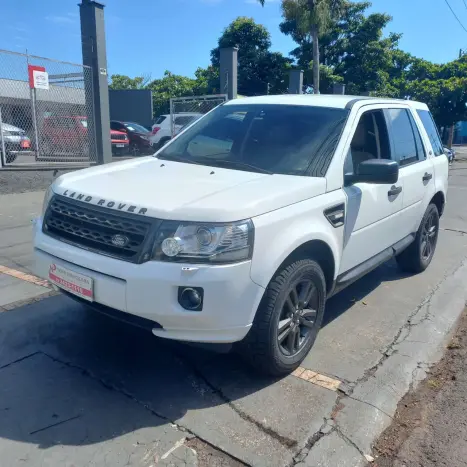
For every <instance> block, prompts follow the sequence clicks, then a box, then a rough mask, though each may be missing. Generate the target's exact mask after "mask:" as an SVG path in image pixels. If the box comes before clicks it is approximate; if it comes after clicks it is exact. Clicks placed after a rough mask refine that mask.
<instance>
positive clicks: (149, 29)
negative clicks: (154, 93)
mask: <svg viewBox="0 0 467 467" xmlns="http://www.w3.org/2000/svg"><path fill="white" fill-rule="evenodd" d="M446 1H448V2H449V3H450V5H451V7H452V8H453V10H454V12H455V13H456V14H457V16H458V18H459V20H460V21H461V22H462V23H463V25H464V26H465V28H466V29H467V1H466V0H373V2H372V3H373V5H372V7H371V9H370V10H369V11H372V12H373V11H374V12H385V13H389V14H390V15H391V16H392V17H393V21H392V22H391V23H390V25H389V26H388V28H387V31H386V32H397V33H403V38H402V40H401V42H400V47H401V48H402V49H403V50H405V51H407V52H410V53H412V54H413V55H416V56H418V57H422V58H425V59H427V60H430V61H433V62H437V63H444V62H447V61H450V60H453V59H455V58H457V56H458V54H459V49H461V48H463V49H467V31H464V30H463V29H462V27H461V26H460V25H459V23H458V22H457V21H456V19H455V17H454V16H453V14H452V13H451V11H450V10H449V8H448V5H447V4H446ZM1 3H2V13H1V15H0V30H1V31H2V34H1V40H0V48H1V49H6V50H13V51H17V52H24V51H25V50H26V49H27V50H28V52H29V53H30V54H33V55H39V56H43V57H49V58H54V59H57V60H64V61H68V62H74V63H80V62H81V61H82V58H81V44H80V37H81V33H80V25H79V8H78V6H77V3H78V0H42V1H37V0H2V1H1ZM103 3H104V4H105V5H106V7H105V10H104V11H105V21H106V36H107V61H108V73H109V75H111V74H124V75H128V76H132V77H133V76H141V75H145V76H150V77H151V78H152V79H155V78H159V77H161V76H162V75H163V73H164V71H165V70H169V71H171V72H172V73H176V74H182V75H186V76H193V74H194V72H195V70H196V68H197V67H199V66H202V67H206V66H207V65H209V59H210V51H211V49H212V48H214V47H215V46H216V44H217V39H218V38H219V36H220V35H221V33H222V30H223V29H224V28H225V27H226V26H227V25H228V24H229V23H230V22H231V21H233V20H234V19H235V18H236V17H237V16H249V17H253V18H254V19H255V21H256V22H258V23H260V24H263V25H264V26H266V27H267V28H268V30H269V32H270V33H271V39H272V49H273V50H274V51H280V52H282V53H284V54H285V55H288V53H289V52H290V51H291V50H292V49H293V48H294V47H295V45H294V43H293V41H292V40H291V39H290V38H289V37H287V36H285V35H283V34H282V33H281V32H280V31H279V23H280V22H281V11H280V1H279V0H266V6H265V7H264V8H262V7H261V6H260V5H259V4H258V2H257V0H105V1H104V2H103ZM0 67H1V57H0Z"/></svg>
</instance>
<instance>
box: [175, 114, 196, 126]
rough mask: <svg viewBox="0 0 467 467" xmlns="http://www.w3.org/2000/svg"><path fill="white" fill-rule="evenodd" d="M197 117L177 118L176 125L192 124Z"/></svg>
mask: <svg viewBox="0 0 467 467" xmlns="http://www.w3.org/2000/svg"><path fill="white" fill-rule="evenodd" d="M195 118H196V117H194V116H185V117H175V125H187V124H188V123H191V122H192V121H193V120H194V119H195Z"/></svg>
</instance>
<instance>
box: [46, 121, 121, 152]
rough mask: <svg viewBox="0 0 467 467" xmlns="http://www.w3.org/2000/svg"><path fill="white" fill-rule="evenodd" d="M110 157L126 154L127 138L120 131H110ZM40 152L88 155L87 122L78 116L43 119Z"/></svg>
mask: <svg viewBox="0 0 467 467" xmlns="http://www.w3.org/2000/svg"><path fill="white" fill-rule="evenodd" d="M110 139H111V143H112V155H115V156H117V155H124V154H128V151H129V150H128V148H129V140H128V136H127V135H126V134H125V133H123V132H121V131H114V130H110ZM42 152H45V153H47V154H60V155H65V156H66V155H71V156H78V157H79V156H87V155H88V154H89V141H88V120H87V118H86V117H79V116H59V115H54V116H51V117H46V118H45V119H44V125H43V128H42Z"/></svg>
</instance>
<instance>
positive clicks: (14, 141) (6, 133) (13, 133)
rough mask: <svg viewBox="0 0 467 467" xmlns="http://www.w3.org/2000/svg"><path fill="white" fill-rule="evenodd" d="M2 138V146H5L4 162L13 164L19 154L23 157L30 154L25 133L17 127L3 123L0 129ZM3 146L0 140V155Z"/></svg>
mask: <svg viewBox="0 0 467 467" xmlns="http://www.w3.org/2000/svg"><path fill="white" fill-rule="evenodd" d="M0 129H1V132H2V136H3V145H4V146H5V162H6V163H7V164H8V163H11V162H14V160H15V159H16V157H17V155H18V154H19V153H22V154H23V153H24V154H25V155H26V154H28V153H30V154H32V148H31V140H30V139H29V138H28V137H27V136H26V132H25V131H24V130H23V129H21V128H18V127H17V126H13V125H9V124H8V123H3V124H2V125H1V127H0ZM3 145H2V144H1V139H0V154H1V152H2V151H3V149H2V148H3Z"/></svg>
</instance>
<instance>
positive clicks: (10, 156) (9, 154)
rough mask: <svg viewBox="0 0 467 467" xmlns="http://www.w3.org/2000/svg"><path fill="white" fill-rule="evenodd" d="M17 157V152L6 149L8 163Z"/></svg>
mask: <svg viewBox="0 0 467 467" xmlns="http://www.w3.org/2000/svg"><path fill="white" fill-rule="evenodd" d="M16 157H17V155H16V154H11V152H8V151H6V157H5V162H6V163H7V164H11V163H12V162H15V160H16Z"/></svg>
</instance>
